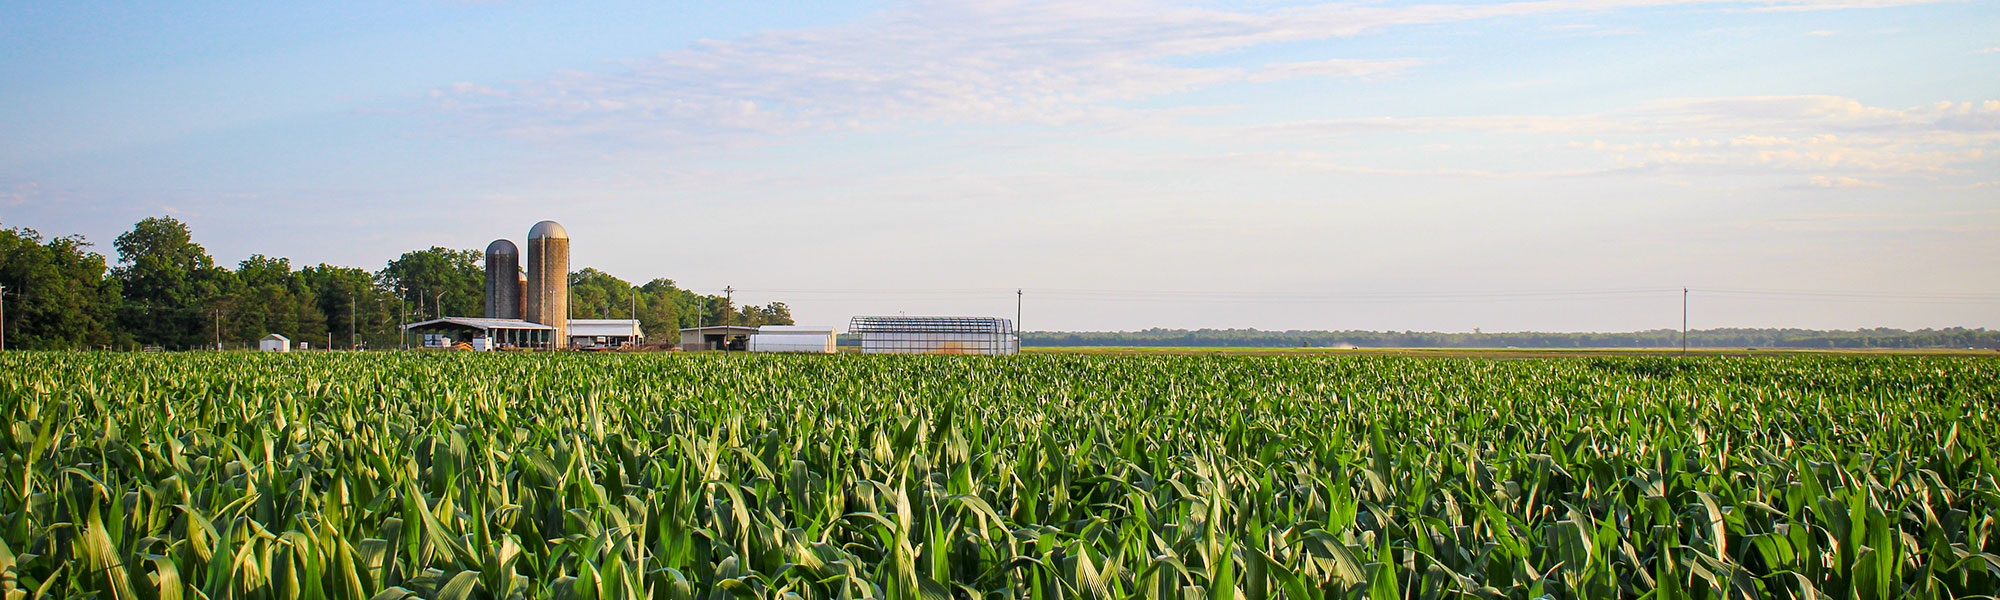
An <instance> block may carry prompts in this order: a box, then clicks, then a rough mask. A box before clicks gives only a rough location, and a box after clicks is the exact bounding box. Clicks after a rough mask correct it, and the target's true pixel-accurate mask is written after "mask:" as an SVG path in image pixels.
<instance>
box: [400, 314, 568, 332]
mask: <svg viewBox="0 0 2000 600" xmlns="http://www.w3.org/2000/svg"><path fill="white" fill-rule="evenodd" d="M431 325H457V326H459V327H470V328H473V329H479V330H486V329H532V330H542V331H548V330H554V329H555V327H552V326H548V325H543V324H541V323H534V322H530V321H523V320H521V319H482V318H479V317H445V318H442V319H431V320H429V321H420V322H416V323H410V324H408V325H404V326H403V328H404V329H416V328H419V327H429V326H431Z"/></svg>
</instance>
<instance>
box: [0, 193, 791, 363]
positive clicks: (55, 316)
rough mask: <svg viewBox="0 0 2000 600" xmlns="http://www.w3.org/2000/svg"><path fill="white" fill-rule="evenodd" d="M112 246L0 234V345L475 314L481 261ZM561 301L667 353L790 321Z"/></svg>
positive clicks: (669, 303)
mask: <svg viewBox="0 0 2000 600" xmlns="http://www.w3.org/2000/svg"><path fill="white" fill-rule="evenodd" d="M112 248H113V249H114V250H115V251H116V252H117V262H116V263H109V262H107V260H106V258H105V257H104V256H103V255H101V254H98V253H96V252H93V251H91V243H90V242H89V241H87V240H85V239H84V238H83V236H80V235H68V236H62V237H55V238H48V237H44V236H43V235H42V234H41V233H40V232H37V231H35V230H33V229H28V228H22V227H15V228H0V285H4V286H5V290H4V298H0V300H4V302H5V306H4V308H5V315H4V318H0V324H4V326H5V327H6V329H5V333H6V344H7V347H8V348H10V349H11V348H23V349H74V348H126V349H130V348H138V347H149V346H158V347H163V348H168V349H188V348H214V347H216V346H217V345H221V346H222V347H228V348H236V347H246V346H252V345H254V344H255V342H256V340H257V339H259V338H262V337H264V336H265V335H268V334H272V333H276V334H280V335H283V336H285V337H288V338H291V339H292V340H293V341H296V342H309V343H311V344H312V345H313V346H315V347H326V345H327V344H329V343H331V346H332V347H334V348H339V349H347V348H354V347H363V348H367V347H372V348H394V347H396V346H397V333H398V332H397V325H398V324H400V323H405V322H414V321H419V320H423V319H426V318H435V317H438V316H474V317H476V316H481V315H484V314H485V301H486V294H485V288H486V273H485V255H484V254H483V253H482V252H481V251H479V250H452V249H448V248H442V247H432V248H430V249H426V250H414V251H410V252H405V253H403V254H402V255H401V256H399V257H397V258H396V259H395V260H391V261H389V262H388V264H387V265H385V266H384V267H383V268H382V269H381V270H379V271H375V272H369V271H366V270H363V269H359V268H355V267H342V266H335V265H328V264H324V263H322V264H318V265H313V266H309V267H303V268H298V269H294V268H293V266H292V263H291V260H290V259H287V258H282V257H271V256H266V255H263V254H255V255H252V256H250V257H249V258H246V259H243V260H242V261H241V262H239V263H237V265H236V267H235V268H234V269H231V268H229V267H227V266H219V265H216V264H215V260H214V258H212V257H211V256H209V254H208V251H207V249H205V248H203V247H202V246H201V245H200V244H198V243H195V242H194V238H193V235H192V233H191V232H190V231H189V229H188V227H187V224H185V223H182V222H181V221H179V220H177V219H174V218H172V217H153V218H148V219H145V220H142V221H140V222H138V223H137V224H135V225H133V226H132V230H131V231H127V232H125V233H123V234H121V235H119V236H118V238H117V239H116V240H115V241H113V242H112ZM570 297H571V299H570V316H571V318H616V319H626V318H635V317H636V318H638V319H639V323H640V327H641V329H642V330H643V331H644V332H645V334H646V337H647V338H648V339H650V340H652V341H655V342H660V341H666V342H678V338H679V337H680V329H681V328H683V327H694V326H696V325H698V324H704V323H706V324H715V323H722V322H725V320H726V321H727V322H730V323H735V324H743V325H789V324H791V323H792V318H791V309H790V308H789V307H787V306H786V305H785V303H783V302H772V303H770V304H767V305H764V306H742V307H738V306H735V305H734V304H733V303H731V302H730V300H729V299H728V298H727V297H725V296H714V295H702V294H697V293H695V292H691V291H688V290H684V289H681V288H679V287H677V286H675V285H674V282H673V280H671V279H654V280H652V281H649V282H647V283H646V284H645V285H639V286H634V285H631V284H629V283H626V282H625V281H623V280H620V279H618V278H616V277H612V276H611V275H610V274H607V273H605V272H603V271H599V270H597V269H592V268H584V269H583V270H581V271H577V272H574V273H571V274H570Z"/></svg>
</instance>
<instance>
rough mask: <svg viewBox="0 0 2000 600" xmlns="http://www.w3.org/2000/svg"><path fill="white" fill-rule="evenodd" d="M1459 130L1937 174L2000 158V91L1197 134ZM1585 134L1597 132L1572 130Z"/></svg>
mask: <svg viewBox="0 0 2000 600" xmlns="http://www.w3.org/2000/svg"><path fill="white" fill-rule="evenodd" d="M1454 132H1474V133H1488V134H1510V135H1537V136H1554V137H1568V138H1572V139H1571V140H1569V141H1568V142H1567V143H1566V145H1568V146H1569V147H1571V148H1576V149H1582V150H1590V151H1596V152H1601V153H1603V155H1605V156H1607V157H1610V158H1611V159H1612V160H1613V161H1614V162H1615V163H1616V164H1618V165H1619V167H1617V170H1621V171H1680V172H1695V173H1700V172H1712V173H1727V174H1744V173H1768V172H1804V173H1815V172H1823V173H1825V174H1826V176H1828V177H1833V176H1834V174H1835V173H1836V172H1866V173H1876V174H1885V175H1904V176H1926V177H1935V176H1944V175H1960V174H1964V173H1966V172H1968V169H1969V168H1971V167H1972V166H1974V165H1980V164H1985V163H1988V162H1991V161H1992V160H1993V159H1995V158H2000V154H1996V150H2000V101H1996V100H1988V101H1983V102H1939V103H1935V104H1930V105H1926V106H1919V107H1913V108H1907V109H1890V108H1882V107H1875V106H1869V105H1866V104H1863V103H1861V102H1859V101H1856V100H1853V99H1849V98H1841V97H1835V96H1769V97H1736V98H1684V99H1670V100H1661V101H1655V102H1649V103H1645V104H1641V105H1638V106H1635V107H1632V108H1628V109H1622V110H1615V111H1607V112H1602V113H1595V114H1586V115H1574V116H1551V115H1494V116H1452V117H1416V118H1386V117H1385V118H1371V119H1342V120H1326V121H1300V122H1287V123H1275V124H1267V125H1257V126H1249V127H1242V128H1235V129H1230V130H1226V131H1215V130H1211V131H1202V132H1198V133H1195V134H1194V135H1201V136H1206V137H1208V138H1211V139H1250V140H1257V141H1265V142H1286V143H1313V142H1314V141H1315V140H1326V139H1330V138H1338V137H1347V136H1366V135H1412V134H1432V133H1454ZM1585 136H1588V137H1589V138H1590V139H1585V140H1578V139H1574V138H1578V137H1585ZM1607 140H1608V141H1607ZM1827 181H1831V182H1839V181H1840V180H1839V179H1827Z"/></svg>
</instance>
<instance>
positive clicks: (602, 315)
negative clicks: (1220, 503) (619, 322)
mask: <svg viewBox="0 0 2000 600" xmlns="http://www.w3.org/2000/svg"><path fill="white" fill-rule="evenodd" d="M634 291H636V290H635V288H633V287H632V284H630V283H626V282H625V280H623V279H619V278H617V277H612V276H611V274H610V273H606V272H603V271H599V270H597V269H595V268H591V267H584V268H583V270H581V271H577V272H574V273H570V274H569V316H570V318H573V319H630V318H633V312H632V311H633V308H634V304H633V301H634V300H635V298H634V296H633V292H634Z"/></svg>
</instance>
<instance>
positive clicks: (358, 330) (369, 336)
mask: <svg viewBox="0 0 2000 600" xmlns="http://www.w3.org/2000/svg"><path fill="white" fill-rule="evenodd" d="M298 277H299V279H301V280H303V281H304V282H305V285H306V287H307V288H309V289H311V290H312V292H313V303H314V305H315V306H317V307H318V308H319V312H320V314H321V315H322V318H323V319H324V320H325V322H326V327H327V330H328V331H329V332H331V333H332V334H333V336H332V339H333V347H334V348H342V349H352V348H356V347H366V348H393V347H395V346H396V325H398V324H399V323H398V321H397V319H398V318H399V317H401V316H408V314H407V312H399V311H407V309H408V308H409V307H408V306H403V305H402V304H401V303H400V302H399V301H398V300H397V299H396V296H395V294H394V293H392V292H390V291H389V290H386V289H383V288H382V287H381V286H380V285H378V284H377V282H376V279H375V276H374V275H371V274H369V273H368V272H367V271H364V270H361V269H357V268H354V267H337V266H333V265H329V264H325V263H320V264H319V265H316V266H311V267H306V268H303V269H299V271H298Z"/></svg>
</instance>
